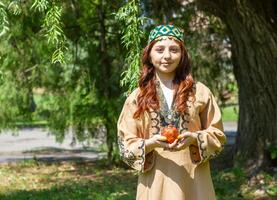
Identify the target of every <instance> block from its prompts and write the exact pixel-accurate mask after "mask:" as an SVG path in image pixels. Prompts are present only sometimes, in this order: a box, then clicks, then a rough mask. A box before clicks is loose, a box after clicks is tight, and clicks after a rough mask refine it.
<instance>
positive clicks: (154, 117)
mask: <svg viewBox="0 0 277 200" xmlns="http://www.w3.org/2000/svg"><path fill="white" fill-rule="evenodd" d="M150 116H151V128H154V129H156V131H155V132H154V133H153V135H156V134H159V132H160V119H159V113H158V112H157V111H155V110H152V111H150Z"/></svg>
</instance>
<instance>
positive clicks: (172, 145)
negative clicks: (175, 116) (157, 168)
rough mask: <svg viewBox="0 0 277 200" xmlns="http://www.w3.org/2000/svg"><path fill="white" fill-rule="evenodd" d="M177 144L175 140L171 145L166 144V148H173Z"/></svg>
mask: <svg viewBox="0 0 277 200" xmlns="http://www.w3.org/2000/svg"><path fill="white" fill-rule="evenodd" d="M177 144H178V140H177V139H176V140H174V142H172V143H171V144H168V147H169V148H173V147H175V146H177Z"/></svg>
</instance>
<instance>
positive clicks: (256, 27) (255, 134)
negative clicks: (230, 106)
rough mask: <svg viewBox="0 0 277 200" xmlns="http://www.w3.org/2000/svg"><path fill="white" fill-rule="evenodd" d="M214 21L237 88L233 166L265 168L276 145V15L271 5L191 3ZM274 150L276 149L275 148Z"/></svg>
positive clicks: (238, 0)
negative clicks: (226, 41)
mask: <svg viewBox="0 0 277 200" xmlns="http://www.w3.org/2000/svg"><path fill="white" fill-rule="evenodd" d="M196 2H197V4H198V6H199V8H200V9H202V10H204V11H207V12H209V13H211V14H213V15H215V16H218V17H219V18H220V19H221V20H222V21H223V23H225V25H226V27H227V34H228V36H229V38H230V41H231V45H232V60H233V65H234V74H235V77H236V80H237V83H238V87H239V122H238V137H237V141H236V154H235V162H236V163H243V165H244V166H246V167H247V168H248V169H249V170H250V171H251V172H255V171H256V170H259V169H261V168H263V167H266V166H268V156H267V154H266V148H267V146H268V145H269V144H272V143H274V142H276V141H277V84H276V77H277V10H276V2H274V1H273V0H265V1H259V0H197V1H196ZM275 148H276V147H275Z"/></svg>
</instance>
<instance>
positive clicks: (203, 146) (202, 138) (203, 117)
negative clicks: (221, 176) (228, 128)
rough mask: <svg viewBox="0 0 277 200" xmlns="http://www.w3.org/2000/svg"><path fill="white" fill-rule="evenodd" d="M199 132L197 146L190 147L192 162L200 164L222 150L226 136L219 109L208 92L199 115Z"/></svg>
mask: <svg viewBox="0 0 277 200" xmlns="http://www.w3.org/2000/svg"><path fill="white" fill-rule="evenodd" d="M199 117H200V121H201V130H199V131H197V132H196V133H197V145H191V146H190V152H191V155H192V157H193V155H194V159H192V160H193V162H194V163H197V164H200V163H203V162H205V161H207V160H209V159H211V158H213V157H215V156H217V155H218V154H219V153H220V152H221V151H222V149H223V145H224V144H225V143H226V136H225V135H224V133H223V125H222V120H221V113H220V109H219V107H218V105H217V103H216V101H215V98H214V96H213V94H212V93H211V92H210V90H208V92H207V95H206V98H205V103H204V104H203V107H202V109H201V110H200V113H199Z"/></svg>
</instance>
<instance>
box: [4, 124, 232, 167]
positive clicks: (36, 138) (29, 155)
mask: <svg viewBox="0 0 277 200" xmlns="http://www.w3.org/2000/svg"><path fill="white" fill-rule="evenodd" d="M224 129H225V133H226V135H227V137H228V144H229V145H232V144H234V141H235V135H236V129H237V124H236V123H235V122H228V123H224ZM103 142H105V141H102V143H103ZM100 144H101V141H100V142H99V140H92V141H90V144H88V143H77V144H75V145H72V134H67V135H66V137H65V139H64V141H63V142H62V143H58V142H56V140H55V137H54V136H53V135H51V134H49V132H48V131H47V130H46V129H43V128H24V129H21V130H20V131H19V132H18V133H16V134H13V133H12V132H4V133H1V134H0V163H7V162H14V161H20V160H24V159H33V158H35V159H38V160H47V161H58V160H74V159H78V160H80V159H81V160H96V159H98V158H99V157H104V156H105V153H103V152H100V151H98V149H99V145H100Z"/></svg>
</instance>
